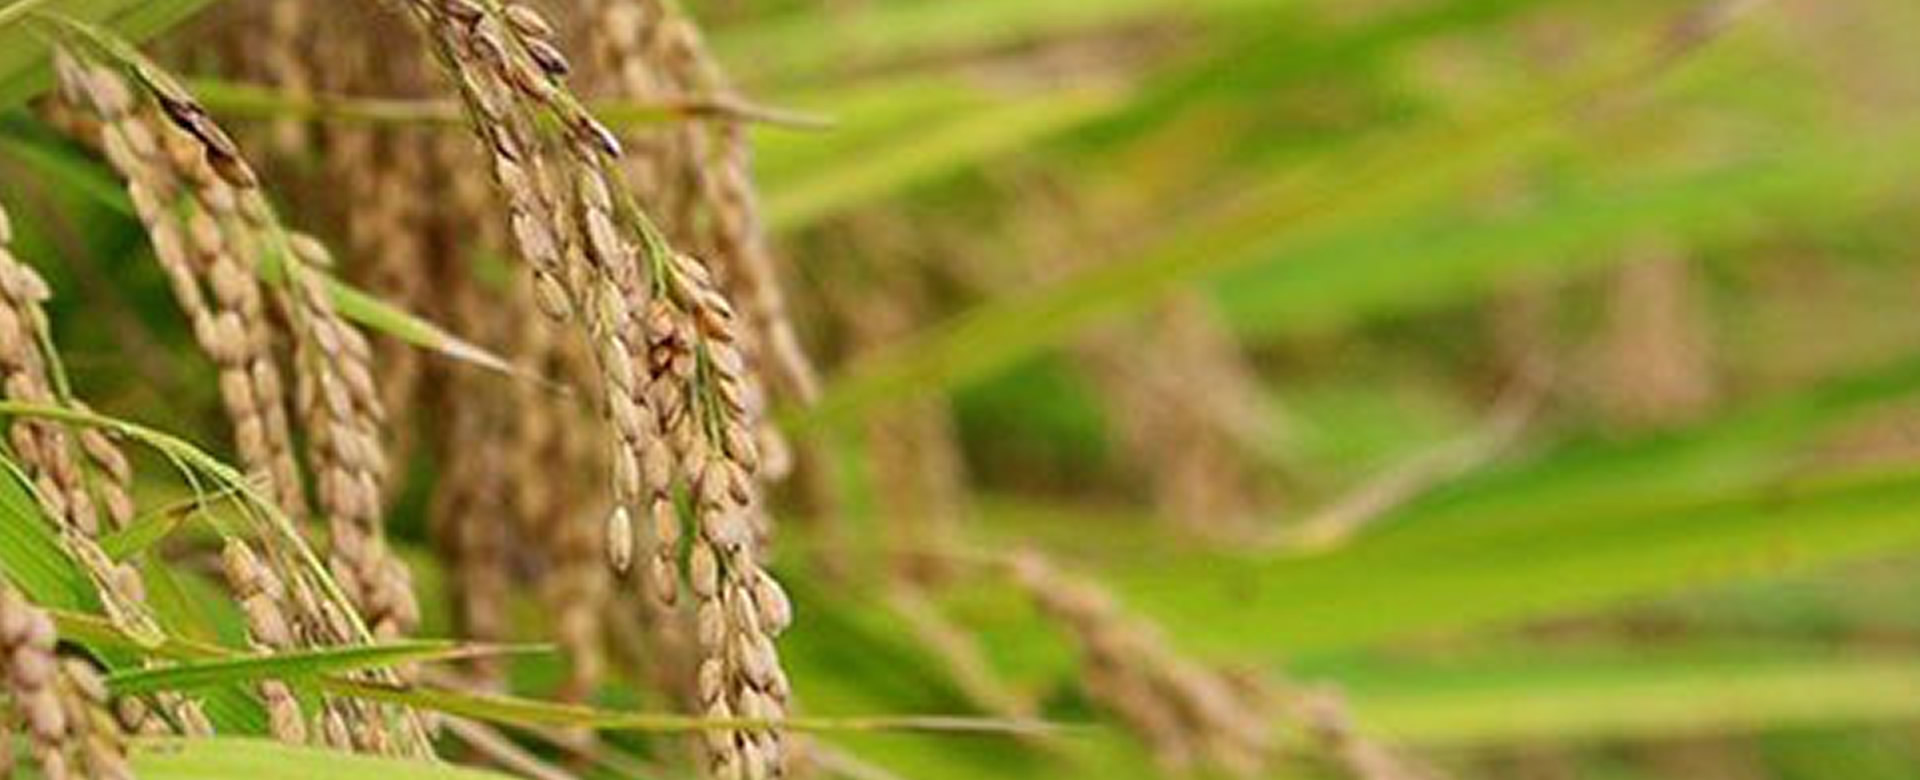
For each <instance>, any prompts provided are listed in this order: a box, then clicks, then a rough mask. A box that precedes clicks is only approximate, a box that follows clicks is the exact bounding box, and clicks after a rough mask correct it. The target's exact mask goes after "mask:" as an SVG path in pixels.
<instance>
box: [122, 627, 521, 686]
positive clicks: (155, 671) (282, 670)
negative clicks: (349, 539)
mask: <svg viewBox="0 0 1920 780" xmlns="http://www.w3.org/2000/svg"><path fill="white" fill-rule="evenodd" d="M513 651H514V650H512V649H511V648H497V647H486V646H473V645H464V644H461V643H458V642H451V641H440V640H413V641H405V642H392V643H386V644H378V645H357V646H352V647H329V648H320V649H313V650H290V651H285V652H277V653H271V654H268V655H259V656H247V657H240V658H225V659H220V660H212V661H191V662H186V663H179V664H174V665H171V666H157V667H151V668H146V669H138V670H129V671H124V672H116V673H114V674H113V675H111V676H109V677H108V678H107V685H108V687H110V688H112V689H113V690H114V691H115V692H117V693H121V694H134V693H149V692H152V691H160V690H196V689H200V688H207V687H212V686H218V685H225V684H229V683H242V682H254V681H258V680H268V679H274V680H292V679H301V678H308V677H314V676H317V675H322V674H334V673H345V672H353V671H359V670H362V669H373V668H378V667H388V666H397V665H400V664H411V663H427V662H433V661H451V660H458V659H463V658H474V657H477V656H483V655H498V654H500V653H503V652H513Z"/></svg>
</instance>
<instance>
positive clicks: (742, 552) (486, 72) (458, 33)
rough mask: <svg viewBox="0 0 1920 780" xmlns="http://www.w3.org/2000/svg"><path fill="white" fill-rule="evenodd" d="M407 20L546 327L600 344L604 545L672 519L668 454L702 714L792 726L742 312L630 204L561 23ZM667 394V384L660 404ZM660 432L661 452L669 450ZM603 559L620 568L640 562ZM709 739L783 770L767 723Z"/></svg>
mask: <svg viewBox="0 0 1920 780" xmlns="http://www.w3.org/2000/svg"><path fill="white" fill-rule="evenodd" d="M409 8H411V9H412V11H413V12H414V15H415V17H416V18H417V19H419V20H420V22H421V25H422V28H423V29H424V31H425V33H426V34H427V36H428V39H429V42H430V44H431V45H432V46H433V47H434V48H435V51H436V52H437V54H438V56H439V57H440V59H441V62H442V64H443V65H444V66H445V67H446V68H447V70H448V72H449V75H450V77H451V78H452V79H453V81H454V83H455V85H456V87H457V88H458V89H459V90H460V93H461V97H462V100H463V102H464V104H465V105H466V106H467V108H468V114H469V118H470V120H471V123H472V125H473V127H474V129H475V131H476V132H477V133H478V135H479V136H480V139H481V140H482V142H483V143H484V144H485V145H486V148H487V149H488V150H489V151H490V153H491V154H492V156H493V164H492V166H493V171H494V176H495V183H496V186H497V189H498V190H499V191H500V192H501V193H502V196H503V199H504V200H505V201H506V205H507V214H508V222H509V224H510V225H511V228H512V233H513V235H514V237H515V243H516V245H517V247H518V249H519V252H520V254H521V255H522V256H523V257H525V258H526V259H527V260H528V261H529V263H530V264H531V266H532V267H533V270H534V279H535V289H536V299H537V300H538V301H539V302H540V304H541V308H542V309H543V310H545V311H546V312H547V313H549V314H551V315H554V316H574V317H578V318H579V319H580V320H581V326H582V328H583V330H584V331H585V333H586V336H587V340H588V342H589V343H590V344H591V345H592V346H593V354H594V356H595V360H596V365H597V367H598V369H599V374H600V386H599V387H598V388H596V389H597V390H598V391H599V394H600V398H601V402H602V404H603V408H604V409H605V413H606V417H607V419H608V421H609V422H610V424H611V427H612V428H613V431H614V434H615V438H616V442H615V447H614V448H613V450H612V453H613V463H614V468H613V482H614V490H613V493H614V498H615V509H614V510H613V512H612V513H611V514H610V516H609V520H608V524H607V527H608V537H609V538H610V539H612V540H614V541H620V542H626V541H627V539H628V538H629V537H630V536H632V524H633V523H634V517H633V516H634V514H636V513H637V512H639V511H641V510H645V511H647V512H648V514H649V516H650V518H649V519H656V518H658V519H664V518H659V515H658V514H656V513H655V511H654V510H655V509H656V507H657V504H656V502H655V501H654V499H655V497H656V495H655V494H654V492H653V491H651V490H648V489H647V488H648V486H649V483H654V482H656V481H657V478H658V477H660V476H661V475H662V474H663V473H668V472H669V469H671V468H672V467H673V466H674V465H675V464H672V463H668V462H667V459H664V458H660V457H658V456H659V455H660V454H662V453H665V452H672V454H673V455H675V456H676V457H675V458H673V460H677V461H678V463H677V466H678V472H679V476H680V480H681V481H682V483H683V484H685V485H686V486H687V487H688V488H689V490H690V492H691V493H693V494H694V495H695V496H696V500H695V505H696V510H695V514H696V519H695V523H696V526H697V529H698V530H697V532H696V534H694V536H695V539H696V541H695V544H694V547H693V549H694V556H693V558H692V559H691V561H690V562H689V563H688V564H687V566H688V570H687V576H688V578H689V579H690V580H691V581H692V583H693V590H694V592H695V594H696V597H697V599H698V602H699V603H698V605H697V609H696V615H697V617H696V622H697V631H696V633H697V634H698V635H699V636H700V638H701V643H700V644H701V647H702V650H703V654H704V656H705V660H704V661H703V663H702V666H701V672H700V684H699V685H698V689H699V691H700V694H701V700H702V702H701V703H702V705H703V706H705V707H707V709H708V710H709V711H732V712H742V713H747V712H750V713H754V714H755V715H756V716H758V717H765V718H770V719H772V718H779V717H781V716H782V715H783V713H784V712H785V708H786V699H787V695H788V694H787V690H786V684H785V677H784V673H782V672H781V671H780V669H779V663H778V655H777V653H776V652H775V650H774V645H773V642H772V637H773V636H774V635H776V634H777V633H778V632H779V631H780V630H781V629H783V628H784V627H785V624H786V622H787V620H788V619H789V614H788V610H789V607H788V605H787V602H786V599H785V596H784V594H781V593H780V591H779V589H778V586H776V585H773V584H772V579H771V577H770V576H768V575H767V574H766V572H765V571H764V570H763V569H762V568H761V567H760V565H759V563H758V561H757V559H756V554H757V549H758V546H757V544H756V534H755V532H754V528H753V522H752V520H751V518H752V517H753V516H755V514H757V513H758V512H759V509H758V507H757V506H756V505H755V501H754V498H755V488H754V481H755V479H756V477H755V475H756V474H757V473H758V469H759V467H760V459H759V456H758V445H757V443H756V442H755V441H754V438H753V434H752V431H754V430H755V429H756V427H757V426H758V424H759V420H757V419H755V418H754V417H753V414H754V413H755V412H756V411H757V410H756V409H754V408H752V407H751V406H750V405H749V393H748V387H749V381H750V380H749V377H748V374H747V373H746V372H747V367H746V365H745V363H744V361H743V360H742V357H741V353H740V350H739V346H738V344H739V336H738V325H737V323H736V322H735V316H734V313H733V308H732V306H731V305H730V304H729V303H728V302H727V300H726V299H725V298H724V297H723V296H722V295H721V294H720V293H719V292H718V289H717V286H716V285H715V283H714V280H713V278H712V277H711V275H710V274H709V273H708V271H707V270H706V268H705V267H704V266H702V265H701V264H700V263H699V262H697V261H695V260H693V259H691V258H689V257H688V256H686V255H683V254H680V253H678V252H675V251H674V250H672V249H671V248H670V247H669V246H668V245H667V240H666V237H665V235H664V234H662V233H661V231H660V230H658V229H657V228H656V227H655V226H654V224H653V222H652V221H651V219H650V218H649V217H648V216H647V215H646V214H645V213H644V212H642V211H641V210H640V208H639V206H638V205H637V204H636V203H634V202H633V198H632V193H631V192H630V191H629V190H628V189H627V188H626V186H625V183H624V182H623V181H621V180H620V178H619V174H618V171H617V170H616V169H615V168H614V167H613V165H612V163H613V161H614V160H615V159H617V157H618V156H619V154H620V153H621V150H622V149H621V145H620V144H619V142H618V141H617V140H616V139H615V138H614V136H613V134H612V133H611V132H609V131H608V130H607V129H606V128H605V127H604V126H602V125H601V124H600V123H599V122H598V121H596V120H594V119H593V118H592V117H591V116H590V115H588V114H587V113H586V112H585V110H584V109H582V108H580V104H579V102H578V101H577V100H576V99H575V98H574V97H573V96H572V94H571V92H569V91H568V90H567V89H566V88H565V87H564V85H563V84H562V83H561V78H562V77H564V76H565V74H566V73H567V72H568V71H569V70H570V66H569V65H568V63H567V61H566V59H565V57H564V56H563V55H561V54H560V52H559V50H558V49H557V48H556V47H555V46H554V45H553V43H552V42H551V40H550V38H551V35H552V26H551V25H550V24H547V23H546V22H545V21H544V20H543V19H541V18H540V17H539V15H538V14H537V13H536V12H534V11H532V10H531V9H528V8H525V7H522V6H503V5H501V4H499V3H495V2H486V1H483V0H458V1H456V2H444V3H436V2H430V1H429V0H414V2H411V3H409ZM543 117H544V118H546V119H550V120H551V121H552V122H553V123H555V124H556V125H557V126H558V128H559V131H558V137H550V136H548V135H545V134H543V133H542V132H541V130H542V127H541V125H540V119H541V118H543ZM643 314H644V317H643V316H642V315H643ZM663 327H664V328H667V329H668V330H667V332H666V333H670V334H673V335H672V336H667V335H666V334H663V333H662V331H661V329H662V328H663ZM663 338H664V339H665V340H666V342H667V343H668V344H669V345H670V346H669V349H668V350H667V352H666V354H664V355H663V354H662V353H661V350H658V349H655V346H656V344H658V343H660V342H661V341H662V339H663ZM663 358H664V360H663ZM661 369H664V370H661ZM643 372H645V373H646V376H645V377H644V378H643V377H642V375H641V374H642V373H643ZM643 379H644V380H646V381H643ZM663 383H664V384H667V385H672V386H673V390H672V391H671V392H661V393H653V392H649V390H650V389H651V388H652V387H653V386H654V385H656V384H663ZM662 401H665V402H681V403H684V404H685V411H684V412H683V411H682V410H681V409H680V408H678V407H673V406H669V407H668V408H665V409H663V408H661V406H660V403H659V402H662ZM682 431H684V433H682ZM663 432H664V433H665V434H666V436H667V438H668V447H667V448H666V449H662V448H661V447H660V446H659V444H658V443H657V440H658V439H659V438H660V437H661V435H662V433H663ZM643 502H644V503H643ZM660 525H673V526H675V530H674V531H667V530H666V529H662V528H656V529H655V530H654V531H653V532H652V533H648V534H646V535H645V537H646V544H648V545H650V546H651V547H650V549H651V550H653V551H654V553H653V554H650V556H649V559H650V560H663V555H665V554H666V553H663V552H662V551H665V550H668V549H669V548H668V547H667V545H666V544H664V543H663V539H667V538H669V537H671V538H676V539H677V537H678V534H677V523H662V524H660ZM608 555H609V558H610V560H611V561H612V562H613V563H614V564H615V565H616V566H618V565H622V564H625V563H627V562H628V561H630V560H631V556H632V552H631V550H629V549H609V550H608ZM663 562H664V561H663ZM660 584H663V585H664V584H666V583H660ZM660 598H662V599H670V598H671V597H667V596H661V597H660ZM711 737H712V738H711V739H709V740H708V742H709V748H710V757H711V761H712V764H713V768H714V770H715V771H716V772H717V773H720V774H722V775H723V776H732V775H734V774H735V773H741V774H744V775H747V776H760V775H762V774H765V773H770V772H775V771H777V769H778V767H780V766H781V765H782V762H783V758H782V755H783V750H782V747H781V744H780V737H779V735H778V734H777V733H776V732H775V731H774V730H772V729H739V730H722V731H720V732H716V733H715V734H713V735H711Z"/></svg>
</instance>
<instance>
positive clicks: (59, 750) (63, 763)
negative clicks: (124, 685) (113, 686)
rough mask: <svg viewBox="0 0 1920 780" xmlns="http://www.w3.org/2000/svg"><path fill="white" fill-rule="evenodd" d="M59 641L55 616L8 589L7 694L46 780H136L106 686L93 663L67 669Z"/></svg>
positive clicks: (2, 594) (2, 685) (2, 637)
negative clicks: (57, 649) (59, 652)
mask: <svg viewBox="0 0 1920 780" xmlns="http://www.w3.org/2000/svg"><path fill="white" fill-rule="evenodd" d="M57 640H58V636H57V635H56V634H55V632H54V626H53V620H52V619H51V618H49V617H48V616H47V613H45V612H43V611H41V610H40V609H38V608H36V607H34V606H33V605H32V604H30V603H28V602H27V600H26V599H25V598H23V597H22V596H21V595H20V593H19V592H18V591H15V590H14V589H13V588H11V587H8V586H5V585H0V671H4V674H0V690H4V691H5V692H6V693H7V697H8V698H9V699H11V700H12V702H13V711H14V715H15V717H17V719H18V721H19V723H21V724H22V725H23V726H24V727H25V731H26V734H27V737H28V739H29V741H30V743H31V744H32V757H33V760H34V762H35V763H36V764H38V765H39V768H40V776H41V777H45V778H47V780H68V779H69V778H88V779H89V780H131V778H132V777H133V770H132V769H131V768H129V766H128V764H127V753H126V744H125V742H124V740H123V739H122V737H121V734H120V726H119V722H118V721H117V720H116V719H115V718H114V716H113V714H112V712H111V710H110V709H109V708H108V701H107V688H106V685H105V684H104V683H103V682H102V681H101V679H100V677H99V675H97V674H95V673H94V671H93V669H92V667H90V666H87V665H86V664H85V663H82V662H79V661H68V662H64V663H63V662H62V661H61V660H60V658H59V657H58V656H56V655H55V654H54V648H55V644H56V643H57ZM7 736H9V735H7V734H5V732H4V731H0V738H4V737H7ZM9 741H10V740H9Z"/></svg>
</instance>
